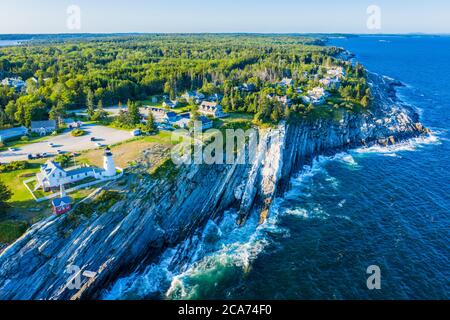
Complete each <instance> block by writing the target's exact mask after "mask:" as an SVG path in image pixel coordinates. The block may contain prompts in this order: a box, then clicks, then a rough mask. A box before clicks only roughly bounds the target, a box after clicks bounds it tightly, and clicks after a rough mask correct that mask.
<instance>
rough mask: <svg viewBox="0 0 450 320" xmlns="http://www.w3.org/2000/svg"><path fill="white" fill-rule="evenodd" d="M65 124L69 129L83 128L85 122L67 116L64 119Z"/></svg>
mask: <svg viewBox="0 0 450 320" xmlns="http://www.w3.org/2000/svg"><path fill="white" fill-rule="evenodd" d="M63 123H64V125H66V126H67V128H69V129H75V128H81V127H82V126H83V122H81V121H76V120H74V119H72V118H67V119H64V120H63Z"/></svg>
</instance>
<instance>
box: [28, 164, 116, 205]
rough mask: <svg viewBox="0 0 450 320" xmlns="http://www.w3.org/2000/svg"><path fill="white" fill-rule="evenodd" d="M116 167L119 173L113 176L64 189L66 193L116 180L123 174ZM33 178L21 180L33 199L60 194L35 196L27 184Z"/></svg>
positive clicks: (53, 196)
mask: <svg viewBox="0 0 450 320" xmlns="http://www.w3.org/2000/svg"><path fill="white" fill-rule="evenodd" d="M117 169H118V170H119V171H120V173H119V174H118V175H115V176H114V177H110V178H102V179H99V180H96V181H91V182H87V183H84V184H80V185H78V186H76V187H73V188H70V189H67V190H66V193H67V194H69V193H71V192H75V191H77V190H80V189H84V188H88V187H92V186H95V185H97V184H99V183H102V182H103V183H106V182H109V181H113V180H117V179H119V178H121V177H122V176H123V173H124V170H123V169H122V168H117ZM35 180H36V178H31V179H28V180H25V181H24V182H23V184H24V185H25V187H26V188H27V189H28V191H30V193H31V195H32V196H33V199H34V200H35V201H36V202H38V203H40V202H44V201H48V200H51V199H54V198H56V197H59V196H60V193H59V192H57V193H54V194H51V195H49V196H46V197H42V198H37V197H36V195H35V194H34V192H33V191H32V190H31V188H30V187H29V186H28V183H30V182H33V181H35Z"/></svg>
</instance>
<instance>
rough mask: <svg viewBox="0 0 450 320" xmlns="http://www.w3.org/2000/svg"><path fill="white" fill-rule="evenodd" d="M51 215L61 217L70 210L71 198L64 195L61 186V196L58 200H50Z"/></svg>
mask: <svg viewBox="0 0 450 320" xmlns="http://www.w3.org/2000/svg"><path fill="white" fill-rule="evenodd" d="M52 208H53V213H54V214H56V215H58V216H59V215H62V214H64V213H66V212H68V211H70V210H71V209H72V198H70V197H69V196H67V195H66V192H65V190H64V185H61V194H60V197H59V198H56V199H53V200H52Z"/></svg>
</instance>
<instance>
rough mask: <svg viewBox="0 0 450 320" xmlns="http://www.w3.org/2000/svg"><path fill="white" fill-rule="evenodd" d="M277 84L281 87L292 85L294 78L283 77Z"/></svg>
mask: <svg viewBox="0 0 450 320" xmlns="http://www.w3.org/2000/svg"><path fill="white" fill-rule="evenodd" d="M277 85H279V86H282V87H292V86H293V85H294V80H292V79H291V78H283V79H282V80H281V81H280V82H278V83H277Z"/></svg>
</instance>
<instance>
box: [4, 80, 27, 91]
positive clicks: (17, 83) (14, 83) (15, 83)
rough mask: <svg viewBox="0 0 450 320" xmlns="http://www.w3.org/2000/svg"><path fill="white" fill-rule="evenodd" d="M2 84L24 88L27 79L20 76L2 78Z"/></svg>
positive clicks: (19, 88) (18, 88) (17, 88)
mask: <svg viewBox="0 0 450 320" xmlns="http://www.w3.org/2000/svg"><path fill="white" fill-rule="evenodd" d="M1 85H3V86H8V87H13V88H14V89H16V90H18V91H19V90H22V88H25V87H26V83H25V81H23V80H22V79H20V78H5V79H3V80H2V82H1Z"/></svg>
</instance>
